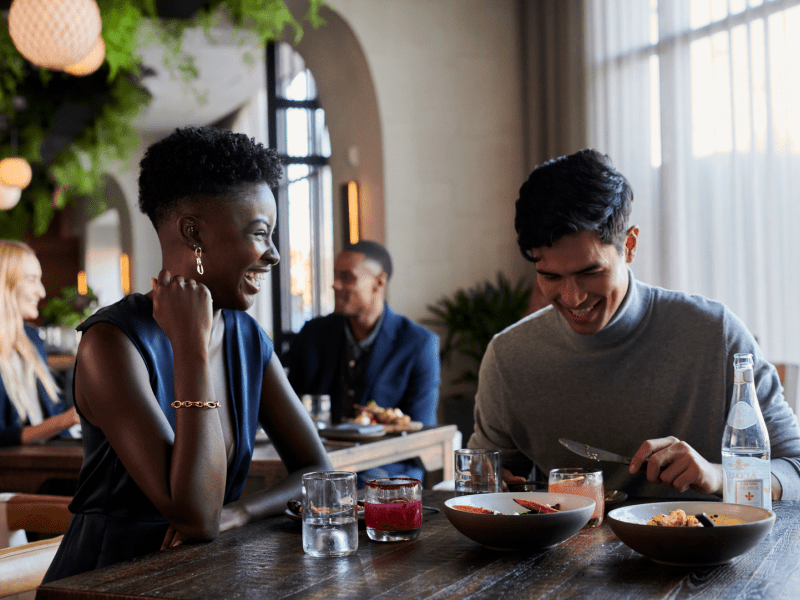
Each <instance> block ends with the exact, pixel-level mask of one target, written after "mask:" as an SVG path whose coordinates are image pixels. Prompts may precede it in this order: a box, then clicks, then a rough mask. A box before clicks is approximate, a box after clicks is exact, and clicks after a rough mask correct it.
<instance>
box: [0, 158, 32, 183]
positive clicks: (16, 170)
mask: <svg viewBox="0 0 800 600" xmlns="http://www.w3.org/2000/svg"><path fill="white" fill-rule="evenodd" d="M32 177H33V171H32V170H31V166H30V165H29V164H28V161H27V160H25V159H24V158H21V157H19V156H11V157H9V158H4V159H3V160H0V183H3V184H5V185H7V186H10V187H16V188H19V189H21V190H22V189H25V188H26V187H28V185H30V183H31V178H32Z"/></svg>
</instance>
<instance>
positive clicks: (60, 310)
mask: <svg viewBox="0 0 800 600" xmlns="http://www.w3.org/2000/svg"><path fill="white" fill-rule="evenodd" d="M96 309H97V295H96V294H95V293H94V292H93V291H92V288H90V287H88V286H87V291H86V293H85V294H81V293H80V292H78V287H77V286H74V285H71V286H66V287H63V288H61V295H59V296H50V297H49V298H48V299H47V302H46V303H45V305H44V308H43V309H42V312H41V315H42V323H43V324H44V326H45V343H46V345H47V351H48V352H53V353H65V354H74V353H75V352H76V351H77V349H78V339H79V338H78V333H77V332H76V331H75V327H77V326H78V325H79V324H80V323H82V322H83V321H84V320H85V319H87V318H88V317H89V316H90V315H91V314H92V313H93V312H94V311H95V310H96Z"/></svg>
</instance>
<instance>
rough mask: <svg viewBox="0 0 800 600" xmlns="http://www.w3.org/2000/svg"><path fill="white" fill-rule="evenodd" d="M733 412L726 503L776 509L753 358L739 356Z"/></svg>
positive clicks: (725, 439) (725, 464) (726, 453)
mask: <svg viewBox="0 0 800 600" xmlns="http://www.w3.org/2000/svg"><path fill="white" fill-rule="evenodd" d="M733 368H734V380H733V397H732V398H731V409H730V412H729V413H728V420H727V423H726V424H725V432H724V433H723V434H722V469H723V471H724V473H725V481H724V487H723V496H722V497H723V500H724V501H725V502H731V503H734V504H748V505H750V506H760V507H762V508H766V509H767V510H772V476H771V472H770V468H769V459H770V449H769V434H768V433H767V426H766V425H765V424H764V417H763V416H762V415H761V407H760V406H759V404H758V398H757V397H756V386H755V382H754V378H753V355H752V354H735V355H734V357H733Z"/></svg>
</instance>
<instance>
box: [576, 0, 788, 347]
mask: <svg viewBox="0 0 800 600" xmlns="http://www.w3.org/2000/svg"><path fill="white" fill-rule="evenodd" d="M585 6H586V15H585V18H586V20H585V27H586V36H587V55H588V57H587V69H588V72H587V85H588V88H589V140H590V145H591V146H593V147H595V148H597V149H598V150H602V151H603V152H605V153H606V154H608V155H609V156H610V157H611V159H612V161H613V162H614V164H615V166H616V167H617V168H618V169H619V170H620V171H621V172H622V173H623V174H625V175H626V176H627V177H628V179H629V180H630V182H631V185H632V186H633V189H634V203H633V214H632V220H633V222H635V223H636V224H638V225H639V226H640V227H641V235H640V239H641V244H640V247H639V251H638V253H637V256H636V260H635V261H634V263H633V271H634V273H635V275H636V277H637V278H638V279H640V280H642V281H645V282H648V283H652V284H655V285H659V286H663V287H666V288H670V289H676V290H681V291H685V292H689V293H697V294H702V295H704V296H706V297H709V298H713V299H715V300H719V301H721V302H724V303H725V304H726V305H727V306H728V307H730V308H731V309H732V310H733V312H735V313H736V314H737V315H738V316H739V317H740V318H741V319H742V320H743V321H744V322H745V324H746V325H747V326H748V328H749V329H750V330H751V331H752V332H753V334H754V335H755V336H756V337H757V338H758V341H759V343H760V345H761V347H762V349H763V350H764V353H765V355H766V356H767V358H769V359H770V360H772V361H773V362H793V363H800V268H799V267H800V0H783V1H781V0H772V1H769V0H587V1H586V4H585ZM686 351H687V352H691V351H692V349H691V348H687V349H686Z"/></svg>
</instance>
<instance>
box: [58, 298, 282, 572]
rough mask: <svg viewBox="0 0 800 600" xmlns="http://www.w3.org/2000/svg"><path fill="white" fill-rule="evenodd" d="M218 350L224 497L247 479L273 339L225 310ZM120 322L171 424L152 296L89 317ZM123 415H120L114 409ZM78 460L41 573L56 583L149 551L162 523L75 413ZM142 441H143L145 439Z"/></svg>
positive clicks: (97, 433) (164, 345) (169, 368)
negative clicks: (225, 448)
mask: <svg viewBox="0 0 800 600" xmlns="http://www.w3.org/2000/svg"><path fill="white" fill-rule="evenodd" d="M222 313H223V318H224V320H225V338H224V351H225V359H226V364H225V366H226V370H227V374H228V385H229V393H230V397H231V398H232V399H233V418H234V428H235V430H234V448H233V454H234V456H233V461H232V464H231V465H229V467H228V478H227V482H226V486H225V503H226V504H227V503H228V502H232V501H234V500H236V499H237V498H239V496H240V495H241V493H242V490H243V488H244V484H245V478H246V477H247V472H248V469H249V468H250V459H251V458H252V455H253V441H254V439H255V435H256V429H257V427H258V409H259V403H260V399H261V381H262V379H263V375H264V369H265V368H266V366H267V363H269V360H270V358H271V357H272V349H273V346H272V342H271V341H270V339H269V337H268V336H267V334H266V333H265V332H264V330H263V329H261V327H259V325H258V324H257V323H256V322H255V320H253V318H252V317H250V315H248V314H246V313H243V312H239V311H229V310H223V311H222ZM96 323H111V324H113V325H115V326H117V327H119V328H120V329H121V330H122V331H123V332H125V334H126V335H127V336H128V337H129V338H130V339H131V341H132V342H133V344H134V345H135V346H136V348H137V349H138V350H139V353H140V354H141V356H142V358H143V359H144V362H145V364H146V365H147V371H148V373H149V374H150V386H151V387H152V389H153V393H154V394H155V396H156V398H157V399H158V403H159V405H160V406H161V410H162V411H163V412H164V414H165V415H166V417H167V419H168V420H169V423H170V425H172V427H173V428H174V427H175V409H174V408H172V406H170V405H171V404H172V402H173V401H174V400H175V390H174V375H173V362H172V346H171V344H170V342H169V339H168V338H167V336H166V335H165V334H164V332H163V331H162V330H161V328H160V327H159V326H158V324H157V323H156V322H155V320H154V319H153V303H152V301H151V300H150V299H149V298H147V297H145V296H143V295H141V294H132V295H130V296H127V297H125V298H124V299H122V300H120V301H119V302H117V303H116V304H113V305H111V306H109V307H107V308H104V309H101V310H100V311H98V312H97V313H95V314H94V315H93V316H92V317H90V318H89V319H87V320H86V321H85V322H84V323H83V324H82V325H81V326H80V327H79V329H80V330H81V331H86V330H87V329H88V328H89V327H91V326H92V325H94V324H96ZM119 418H120V419H124V418H125V415H119ZM81 427H82V429H83V466H82V467H81V472H80V476H79V479H78V490H77V492H76V494H75V496H74V497H73V499H72V502H71V503H70V505H69V509H70V511H71V512H72V513H74V514H73V516H72V519H71V520H70V523H69V527H68V528H67V531H66V533H65V534H64V539H63V541H62V542H61V545H60V546H59V549H58V552H57V554H56V556H55V558H54V559H53V562H52V564H51V565H50V568H49V569H48V571H47V574H46V575H45V578H44V582H45V583H46V582H49V581H55V580H57V579H62V578H64V577H69V576H70V575H76V574H78V573H83V572H86V571H91V570H93V569H99V568H101V567H106V566H108V565H112V564H114V563H117V562H120V561H123V560H128V559H131V558H135V557H137V556H142V555H144V554H148V553H150V552H155V551H157V550H159V548H160V547H161V542H162V541H163V540H164V536H165V534H166V532H167V528H168V523H167V521H166V519H164V517H162V516H161V514H160V513H159V512H158V510H157V509H156V507H155V506H154V505H153V503H152V502H150V500H148V499H147V496H145V494H144V492H142V490H141V489H139V486H138V485H136V483H135V482H134V481H133V478H131V476H130V475H129V474H128V472H127V470H126V469H125V466H124V465H123V464H122V462H121V461H120V459H119V458H118V457H117V454H116V452H114V449H113V448H112V447H111V444H109V442H108V440H107V439H106V437H105V435H103V432H102V431H101V430H100V429H99V428H97V427H94V426H92V425H91V424H90V423H89V422H88V421H86V420H85V419H84V418H83V416H81ZM144 443H146V441H145V442H144Z"/></svg>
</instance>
